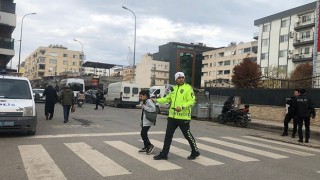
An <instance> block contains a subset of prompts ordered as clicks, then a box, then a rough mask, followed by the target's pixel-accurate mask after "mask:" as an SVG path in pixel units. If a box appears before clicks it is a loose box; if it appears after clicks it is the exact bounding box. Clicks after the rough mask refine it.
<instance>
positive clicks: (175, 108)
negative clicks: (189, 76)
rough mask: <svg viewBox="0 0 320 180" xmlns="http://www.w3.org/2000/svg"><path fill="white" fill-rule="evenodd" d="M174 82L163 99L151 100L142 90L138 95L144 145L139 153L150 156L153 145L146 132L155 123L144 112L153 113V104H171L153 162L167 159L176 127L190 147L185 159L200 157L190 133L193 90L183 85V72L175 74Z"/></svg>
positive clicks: (193, 99) (193, 98)
mask: <svg viewBox="0 0 320 180" xmlns="http://www.w3.org/2000/svg"><path fill="white" fill-rule="evenodd" d="M175 81H176V86H174V88H173V90H172V91H171V93H169V94H168V95H166V96H165V97H162V98H159V99H151V98H150V95H149V91H146V90H142V91H140V93H139V98H140V100H142V102H143V104H142V113H141V127H142V128H141V138H142V140H143V143H144V147H143V148H142V149H141V150H139V152H146V153H147V154H151V153H152V151H153V150H154V145H152V143H151V142H150V140H149V138H148V131H149V129H150V127H151V126H154V125H155V122H151V121H150V120H148V119H147V116H146V113H145V112H146V111H148V112H155V111H156V107H155V103H160V104H161V103H170V104H171V106H170V109H169V115H168V120H167V128H166V134H165V138H164V144H163V148H162V151H161V152H160V153H159V154H158V155H156V156H154V157H153V159H154V160H166V159H168V154H169V150H170V146H171V142H172V138H173V134H174V132H175V130H176V129H177V128H178V127H179V128H180V130H181V131H182V133H183V135H184V137H185V138H186V139H187V140H188V142H189V145H190V147H191V154H190V156H188V157H187V158H188V159H189V160H193V159H196V158H197V157H198V156H200V153H199V150H198V148H197V144H196V141H195V139H194V137H193V136H192V134H191V132H190V121H191V108H192V106H193V105H194V103H195V95H194V92H193V88H192V87H191V86H190V85H189V84H187V83H185V75H184V73H183V72H177V73H176V74H175Z"/></svg>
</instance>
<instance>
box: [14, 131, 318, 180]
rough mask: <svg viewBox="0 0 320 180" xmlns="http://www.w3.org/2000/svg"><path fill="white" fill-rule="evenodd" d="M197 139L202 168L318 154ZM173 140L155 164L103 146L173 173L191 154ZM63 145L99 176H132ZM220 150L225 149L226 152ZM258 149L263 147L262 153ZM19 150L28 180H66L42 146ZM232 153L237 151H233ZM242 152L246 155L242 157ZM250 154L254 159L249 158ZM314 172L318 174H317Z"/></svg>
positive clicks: (130, 149)
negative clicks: (166, 154) (164, 154)
mask: <svg viewBox="0 0 320 180" xmlns="http://www.w3.org/2000/svg"><path fill="white" fill-rule="evenodd" d="M196 139H197V145H198V147H199V149H200V151H201V152H206V153H202V154H201V156H200V157H199V158H197V159H195V160H193V161H191V162H190V163H195V164H197V165H199V166H204V167H209V166H212V167H215V166H220V165H228V164H230V162H233V161H240V162H243V163H246V162H252V163H255V162H258V161H262V160H263V158H270V159H272V160H277V161H279V160H282V159H287V158H290V157H294V156H301V157H309V156H319V155H320V150H319V149H314V148H310V147H305V146H299V145H294V144H288V143H284V142H278V141H275V140H269V139H263V138H259V137H253V136H241V137H215V138H211V137H198V138H196ZM140 141H141V140H140ZM150 141H151V142H152V143H153V145H154V146H155V147H156V148H158V149H161V148H162V146H163V142H161V141H158V140H156V139H150ZM173 141H174V142H177V143H178V144H176V143H175V144H173V145H172V146H171V148H170V156H169V159H168V160H167V161H166V160H160V161H155V160H153V156H152V155H146V154H144V153H138V150H139V149H140V147H136V146H134V145H131V144H132V143H131V144H130V143H128V142H124V141H115V140H113V141H103V146H106V148H112V149H114V150H117V152H120V153H123V154H126V155H127V156H128V157H130V158H132V159H135V160H138V163H143V164H144V165H147V166H148V167H150V168H153V169H155V170H157V171H174V170H180V169H183V168H184V167H183V165H181V164H175V163H176V162H174V161H175V160H176V159H178V158H184V159H185V158H186V157H187V156H188V155H189V154H190V152H189V151H187V150H186V149H188V148H184V149H182V148H180V146H185V145H187V146H188V145H189V144H188V142H187V140H186V139H184V138H173ZM135 144H137V143H135ZM63 145H64V146H63V147H65V148H66V150H69V151H71V152H73V154H74V156H75V157H76V158H80V159H81V160H82V161H83V162H84V164H86V165H87V166H89V167H91V168H92V169H93V170H95V171H96V173H97V174H99V175H100V176H102V177H109V176H122V175H130V174H132V172H131V171H129V170H128V169H130V167H128V166H129V165H128V164H126V165H125V166H124V165H121V164H118V163H117V162H116V161H117V157H116V156H112V155H110V154H108V155H106V154H103V153H102V152H99V151H98V150H96V149H95V148H94V147H92V146H90V145H88V144H87V143H85V142H71V143H70V142H69V143H63ZM140 145H141V144H140ZM177 145H179V146H177ZM216 145H218V146H219V148H218V147H215V146H216ZM221 147H226V149H223V148H221ZM259 148H260V149H259ZM261 148H264V150H262V149H261ZM18 149H19V152H20V156H21V159H22V162H23V166H24V169H25V172H26V174H27V176H28V178H29V179H50V178H52V177H54V178H55V179H67V178H66V177H65V174H64V172H63V170H61V169H63V168H59V167H58V165H57V164H56V163H55V161H54V158H52V157H51V156H50V154H49V153H48V152H47V150H46V149H45V147H44V146H43V145H41V144H35V145H19V146H18ZM234 150H236V151H237V152H234ZM241 152H245V155H244V154H242V153H241ZM250 154H252V156H253V157H250ZM216 155H218V156H223V157H226V158H228V161H226V162H223V161H222V160H221V158H220V159H219V160H217V159H215V157H216ZM174 156H177V157H174ZM172 157H174V158H172ZM259 157H261V158H259ZM262 157H263V158H262ZM230 160H231V161H230ZM317 173H320V171H318V172H317Z"/></svg>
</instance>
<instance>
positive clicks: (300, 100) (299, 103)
mask: <svg viewBox="0 0 320 180" xmlns="http://www.w3.org/2000/svg"><path fill="white" fill-rule="evenodd" d="M299 92H300V95H299V96H298V97H297V99H296V104H295V112H296V116H297V120H298V134H299V142H301V143H302V142H303V135H302V125H303V122H304V126H305V136H306V139H305V143H309V138H310V116H312V119H314V118H315V117H316V111H315V109H314V107H313V103H312V102H311V99H310V98H308V97H307V96H306V92H307V91H306V90H305V89H300V90H299Z"/></svg>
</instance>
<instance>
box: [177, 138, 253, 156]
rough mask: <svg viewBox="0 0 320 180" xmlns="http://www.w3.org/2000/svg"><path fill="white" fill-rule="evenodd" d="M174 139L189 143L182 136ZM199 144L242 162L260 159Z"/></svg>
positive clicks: (204, 148) (201, 146)
mask: <svg viewBox="0 0 320 180" xmlns="http://www.w3.org/2000/svg"><path fill="white" fill-rule="evenodd" d="M173 140H174V141H177V142H179V143H182V144H187V145H188V144H189V143H188V142H187V140H185V139H182V138H174V139H173ZM197 144H198V147H199V148H200V149H201V150H204V151H208V152H212V153H215V154H219V155H221V156H225V157H228V158H231V159H236V160H238V161H242V162H250V161H259V160H258V159H254V158H251V157H248V156H244V155H241V154H237V153H233V152H230V151H226V150H223V149H219V148H215V147H211V146H207V145H204V144H201V143H197Z"/></svg>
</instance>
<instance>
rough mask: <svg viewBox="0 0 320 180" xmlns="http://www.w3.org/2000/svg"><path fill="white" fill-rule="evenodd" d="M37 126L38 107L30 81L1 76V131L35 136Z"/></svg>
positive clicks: (22, 78)
mask: <svg viewBox="0 0 320 180" xmlns="http://www.w3.org/2000/svg"><path fill="white" fill-rule="evenodd" d="M36 126H37V113H36V105H35V102H34V97H33V93H32V88H31V85H30V82H29V80H28V79H27V78H24V77H15V76H5V75H0V131H26V132H27V134H28V135H35V134H36Z"/></svg>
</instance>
